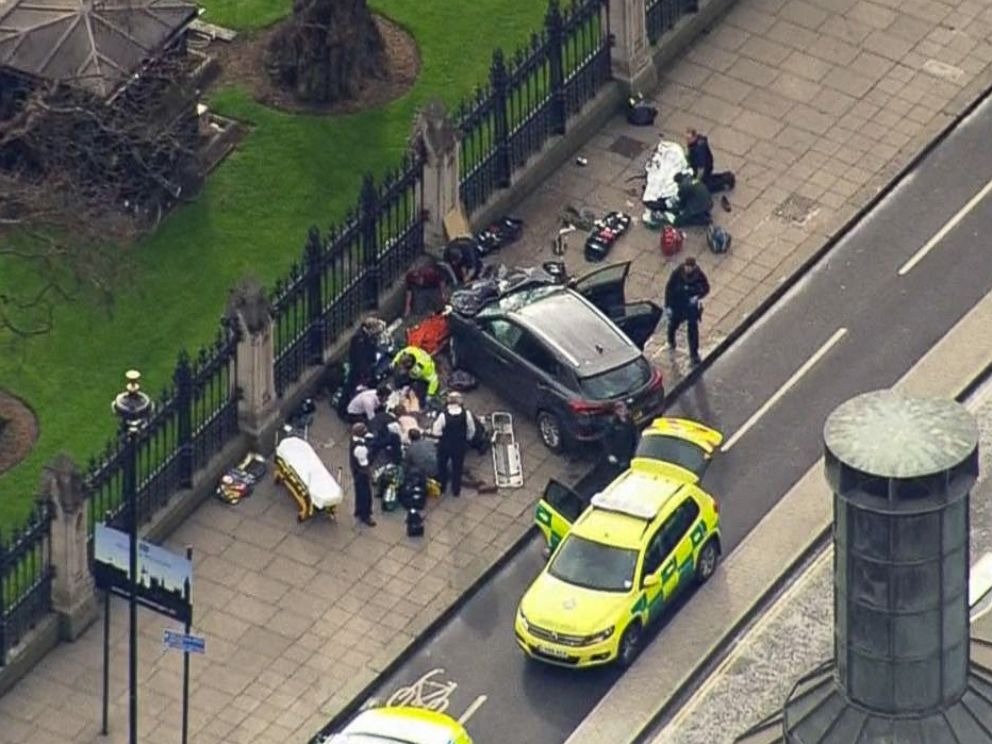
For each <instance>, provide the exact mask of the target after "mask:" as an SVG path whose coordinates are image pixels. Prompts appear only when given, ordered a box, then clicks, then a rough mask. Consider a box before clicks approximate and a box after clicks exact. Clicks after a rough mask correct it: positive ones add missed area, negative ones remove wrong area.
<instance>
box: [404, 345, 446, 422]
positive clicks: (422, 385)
mask: <svg viewBox="0 0 992 744" xmlns="http://www.w3.org/2000/svg"><path fill="white" fill-rule="evenodd" d="M393 369H394V370H395V371H396V372H397V374H399V375H401V376H403V377H405V378H406V379H407V380H409V382H410V387H411V388H412V389H413V391H414V392H415V393H416V394H417V400H419V401H420V407H421V408H423V407H424V406H425V405H426V403H427V398H433V397H434V396H435V395H437V393H438V390H439V389H440V387H441V381H440V380H439V379H438V376H437V368H436V367H435V366H434V360H433V359H432V358H431V355H430V354H428V353H427V352H426V351H424V350H423V349H421V348H420V347H419V346H407V347H406V348H404V349H401V350H400V352H399V353H398V354H397V355H396V356H395V357H393Z"/></svg>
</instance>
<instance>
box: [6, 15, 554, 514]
mask: <svg viewBox="0 0 992 744" xmlns="http://www.w3.org/2000/svg"><path fill="white" fill-rule="evenodd" d="M203 4H204V6H205V7H206V8H207V13H206V14H205V15H204V20H206V21H210V22H214V23H218V24H221V25H229V26H234V27H237V28H241V29H245V28H252V27H258V26H263V25H265V24H267V23H271V22H272V21H273V20H275V19H277V18H279V17H280V16H281V15H284V14H286V13H288V12H289V10H290V8H291V7H292V3H291V1H290V0H204V2H203ZM371 4H372V5H373V6H374V7H375V8H376V9H377V10H380V11H381V12H383V13H385V14H386V15H388V16H389V17H390V18H392V19H393V20H395V21H397V22H398V23H401V24H402V25H403V26H405V27H406V28H408V29H409V30H410V31H411V32H412V33H413V34H414V36H415V37H416V40H417V43H418V46H419V48H420V52H421V57H422V61H423V66H422V69H421V74H420V77H419V79H418V82H417V85H416V86H415V88H414V89H413V90H412V91H411V93H410V94H409V95H407V96H405V97H404V98H402V99H400V100H397V101H394V102H393V103H392V104H389V105H388V106H386V107H385V108H382V109H378V110H376V111H371V112H366V113H363V114H357V115H353V116H343V117H334V118H324V117H310V116H293V115H287V114H283V113H280V112H277V111H273V110H270V109H267V108H264V107H262V106H259V105H257V104H255V103H254V102H253V101H252V100H251V99H250V97H249V96H247V95H246V94H245V93H244V92H243V91H241V90H239V89H227V90H223V91H219V92H216V93H215V94H214V95H213V96H212V100H211V105H212V106H213V107H214V108H215V109H216V110H218V111H219V112H221V113H223V114H226V115H229V116H234V117H237V118H240V119H243V120H247V121H249V122H251V124H252V125H253V131H252V133H251V135H250V136H249V137H248V138H247V139H246V140H245V141H244V142H243V143H242V144H241V147H240V148H239V150H238V151H237V152H235V153H234V154H232V155H231V156H230V157H229V158H228V159H227V160H226V161H225V163H224V164H223V165H222V166H221V167H220V168H219V169H218V170H217V171H215V172H214V174H213V175H212V176H211V178H210V180H209V182H208V184H207V186H206V188H205V189H204V191H203V193H202V194H201V195H200V196H199V198H198V199H197V201H196V202H195V203H193V204H190V205H188V206H185V207H183V208H181V209H179V210H178V211H177V212H175V213H174V214H173V215H172V216H170V217H169V218H168V220H167V221H166V222H165V223H164V225H163V226H162V227H161V228H160V229H159V231H158V232H157V233H156V234H155V235H154V236H153V237H152V238H150V239H149V240H146V241H145V242H144V243H143V244H141V245H140V246H138V247H137V248H134V249H131V250H130V251H128V254H127V255H126V256H125V257H124V258H123V261H122V263H123V265H124V266H125V270H124V271H123V279H121V280H120V281H118V283H117V285H116V286H115V291H114V297H113V303H112V304H111V305H109V306H108V305H106V304H101V303H98V302H96V301H93V300H91V299H89V298H86V297H80V298H78V299H76V300H75V301H73V302H71V303H68V304H65V305H63V306H60V307H59V308H58V310H57V313H56V318H55V329H54V331H53V332H52V333H50V334H49V335H47V336H43V337H38V338H34V339H29V340H14V339H12V338H11V337H10V336H9V335H8V336H4V335H2V333H3V332H2V331H0V388H3V389H6V390H9V391H11V392H13V393H14V394H15V395H18V396H20V397H21V398H23V399H24V400H26V401H27V402H28V403H29V404H30V405H31V406H32V407H33V408H34V410H35V411H36V412H37V413H38V416H39V419H40V429H41V434H40V439H39V442H38V445H37V447H36V448H35V450H34V451H33V453H32V455H31V456H30V457H29V458H28V459H27V460H25V461H24V462H23V463H21V464H20V465H19V466H17V467H16V468H14V469H12V470H11V471H9V472H7V473H5V474H4V475H3V476H2V477H0V527H3V528H5V531H6V528H9V527H12V526H15V525H17V524H19V523H21V522H22V521H23V519H24V518H25V516H26V515H27V513H28V509H29V508H30V504H31V501H32V499H33V498H34V495H35V493H36V492H37V485H38V482H39V478H40V474H41V469H42V466H43V465H44V464H45V463H47V462H48V461H49V460H50V458H51V457H52V456H53V455H54V454H55V453H57V452H59V451H67V452H69V453H70V454H72V455H73V456H74V457H75V458H76V459H77V461H79V462H80V464H84V463H85V460H86V459H87V458H88V457H89V456H90V455H91V454H95V453H97V452H99V451H100V450H101V449H102V447H103V446H104V443H105V441H106V440H107V438H108V437H109V436H111V435H112V433H113V426H114V422H113V420H112V416H111V413H110V406H109V402H110V400H111V398H112V396H113V395H114V393H116V392H117V391H118V390H119V389H120V387H121V385H122V382H123V372H124V370H125V369H128V368H130V367H137V368H138V369H140V370H141V371H142V373H143V375H144V379H145V383H146V386H147V388H148V389H149V391H150V392H155V393H157V392H158V391H160V390H161V389H162V388H163V387H164V386H165V385H166V384H167V383H168V382H169V377H170V375H171V373H172V369H173V365H174V362H175V358H176V354H177V352H178V351H179V349H180V348H181V347H183V346H186V347H187V348H190V349H191V350H193V349H195V348H196V347H197V346H198V345H200V344H201V343H204V342H206V341H208V340H210V339H212V338H213V335H214V333H215V331H216V328H217V319H218V317H219V316H220V314H221V311H222V309H223V306H224V301H225V298H226V293H227V289H228V287H230V286H231V285H232V284H234V283H235V282H236V281H237V280H238V279H239V278H240V277H242V276H243V275H245V274H247V273H252V274H254V275H256V276H258V277H259V278H260V279H262V280H263V281H264V282H265V283H266V284H268V285H269V286H271V284H272V283H273V282H274V280H275V279H276V278H277V277H278V276H280V275H282V274H283V273H284V272H285V271H286V269H287V267H288V265H289V263H290V262H291V261H292V260H293V259H294V258H296V257H297V256H298V255H299V252H300V250H301V248H302V246H303V243H304V240H305V237H306V230H307V227H308V226H309V225H311V224H314V223H315V224H317V225H319V226H320V227H321V229H322V230H323V229H326V228H327V226H328V225H329V224H330V223H331V222H333V221H336V220H337V218H338V217H340V215H342V214H343V212H344V210H345V209H346V208H347V207H349V206H351V205H352V204H354V201H355V197H356V196H357V192H358V186H359V183H360V179H361V176H362V174H363V173H364V172H366V171H371V172H372V173H373V174H375V175H376V176H378V175H379V174H381V173H382V172H383V171H384V170H385V169H387V168H388V167H390V166H393V165H394V164H396V163H397V161H398V159H399V157H400V155H401V153H402V152H403V148H404V143H405V142H406V139H407V137H408V135H409V131H410V125H411V122H412V119H413V115H414V112H415V110H416V108H417V107H418V106H419V105H421V104H422V103H423V102H424V101H425V100H426V99H427V98H428V97H429V96H432V95H441V96H442V97H443V98H444V99H445V100H447V101H448V102H449V103H454V102H455V101H457V100H458V99H459V98H460V97H461V95H463V94H467V93H468V92H470V91H471V90H472V89H473V88H474V86H475V85H476V84H477V83H480V82H483V81H484V80H485V79H486V76H487V73H488V66H489V60H490V55H491V52H492V50H493V48H494V47H496V46H503V48H504V49H506V50H512V49H513V48H514V47H515V46H516V45H517V44H519V43H521V42H523V41H524V40H526V39H527V38H528V36H529V34H530V32H531V31H532V30H534V29H537V28H539V26H540V24H541V21H542V18H543V16H544V13H545V5H544V3H543V2H535V0H475V2H472V3H465V4H461V3H459V4H458V5H457V11H456V10H455V7H456V6H455V5H453V4H452V3H449V2H442V0H390V1H389V2H386V0H371ZM38 281H39V278H38V277H37V276H35V275H34V273H33V272H32V271H31V270H29V269H28V268H27V267H25V266H24V265H21V264H17V263H13V262H11V260H10V259H5V258H0V293H2V292H3V291H4V289H5V288H6V289H8V290H9V289H11V288H15V287H17V288H23V287H30V286H32V285H35V286H37V283H38Z"/></svg>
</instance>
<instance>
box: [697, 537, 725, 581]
mask: <svg viewBox="0 0 992 744" xmlns="http://www.w3.org/2000/svg"><path fill="white" fill-rule="evenodd" d="M719 561H720V549H719V548H718V547H717V544H716V540H710V541H709V542H708V543H706V544H705V545H704V546H703V549H702V550H700V551H699V558H698V559H697V560H696V583H697V584H705V583H706V582H707V581H709V580H710V577H711V576H712V575H713V574H714V573H715V572H716V564H717V563H719Z"/></svg>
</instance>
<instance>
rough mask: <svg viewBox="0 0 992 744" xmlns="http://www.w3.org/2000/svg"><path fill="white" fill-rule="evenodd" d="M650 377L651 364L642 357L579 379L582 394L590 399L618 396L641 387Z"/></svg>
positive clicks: (606, 398)
mask: <svg viewBox="0 0 992 744" xmlns="http://www.w3.org/2000/svg"><path fill="white" fill-rule="evenodd" d="M650 379H651V365H650V364H648V360H647V359H645V358H644V357H638V358H637V359H635V360H634V361H632V362H631V363H630V364H625V365H623V366H622V367H617V368H616V369H611V370H610V371H609V372H602V373H600V374H598V375H593V376H592V377H584V378H582V379H580V380H579V386H580V387H581V388H582V394H583V395H585V396H586V397H587V398H591V399H592V400H609V399H610V398H619V397H621V396H623V395H627V394H628V393H632V392H634V391H635V390H637V389H639V388H641V387H643V386H644V385H645V384H647V381H648V380H650Z"/></svg>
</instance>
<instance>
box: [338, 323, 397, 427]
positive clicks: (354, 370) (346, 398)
mask: <svg viewBox="0 0 992 744" xmlns="http://www.w3.org/2000/svg"><path fill="white" fill-rule="evenodd" d="M385 328H386V324H385V323H384V322H383V321H382V320H380V319H379V318H376V317H374V316H373V317H370V318H366V319H365V320H363V321H362V324H361V325H360V326H359V327H358V330H357V331H355V333H354V334H353V335H352V337H351V340H350V341H349V342H348V374H347V375H346V377H345V381H344V389H343V390H342V392H341V400H340V402H339V407H338V413H340V414H342V415H344V413H345V409H346V407H347V405H348V404H349V403H350V402H351V400H352V398H353V397H354V395H355V391H356V390H357V389H358V388H359V386H362V385H364V386H365V387H371V386H372V382H373V378H374V377H375V364H376V361H377V359H378V356H379V336H380V335H381V334H382V332H383V331H384V330H385Z"/></svg>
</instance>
